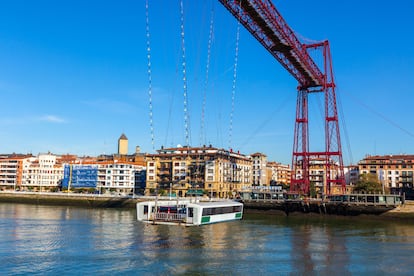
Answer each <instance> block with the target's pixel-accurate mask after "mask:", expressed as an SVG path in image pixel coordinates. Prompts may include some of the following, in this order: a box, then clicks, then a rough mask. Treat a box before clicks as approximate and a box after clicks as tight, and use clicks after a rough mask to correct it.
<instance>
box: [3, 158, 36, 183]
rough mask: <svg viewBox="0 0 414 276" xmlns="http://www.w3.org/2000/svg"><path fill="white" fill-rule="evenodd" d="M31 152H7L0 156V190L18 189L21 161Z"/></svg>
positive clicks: (21, 168) (20, 181) (20, 177)
mask: <svg viewBox="0 0 414 276" xmlns="http://www.w3.org/2000/svg"><path fill="white" fill-rule="evenodd" d="M30 157H32V155H31V154H29V155H27V154H7V155H3V156H0V190H2V191H6V190H20V187H21V183H22V171H23V161H24V160H25V159H27V158H30Z"/></svg>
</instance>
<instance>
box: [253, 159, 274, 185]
mask: <svg viewBox="0 0 414 276" xmlns="http://www.w3.org/2000/svg"><path fill="white" fill-rule="evenodd" d="M250 157H251V159H252V161H253V183H252V184H253V185H254V186H269V185H270V181H269V179H268V173H267V156H266V155H265V154H263V153H259V152H257V153H253V154H251V155H250Z"/></svg>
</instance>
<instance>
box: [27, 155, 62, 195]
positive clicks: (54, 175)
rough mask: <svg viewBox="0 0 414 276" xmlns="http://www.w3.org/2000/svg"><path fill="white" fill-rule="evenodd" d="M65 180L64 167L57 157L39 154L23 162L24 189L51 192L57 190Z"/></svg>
mask: <svg viewBox="0 0 414 276" xmlns="http://www.w3.org/2000/svg"><path fill="white" fill-rule="evenodd" d="M62 180H63V166H62V164H60V163H58V162H57V157H56V155H53V154H49V153H48V154H39V155H38V156H37V157H30V158H26V159H24V160H23V170H22V184H21V186H22V189H23V190H33V191H51V190H55V189H57V188H58V187H59V186H60V184H61V181H62Z"/></svg>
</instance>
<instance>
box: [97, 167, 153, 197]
mask: <svg viewBox="0 0 414 276" xmlns="http://www.w3.org/2000/svg"><path fill="white" fill-rule="evenodd" d="M144 170H145V167H143V166H139V165H136V164H131V163H127V162H122V163H118V162H110V163H98V181H97V185H96V188H97V189H98V190H100V191H101V192H102V193H105V192H117V193H123V194H129V193H132V192H133V191H134V189H135V188H136V182H137V181H138V179H137V177H138V176H137V174H138V173H139V172H141V171H144Z"/></svg>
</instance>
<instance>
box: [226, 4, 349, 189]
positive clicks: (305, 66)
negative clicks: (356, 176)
mask: <svg viewBox="0 0 414 276" xmlns="http://www.w3.org/2000/svg"><path fill="white" fill-rule="evenodd" d="M219 1H220V2H221V3H222V4H223V5H224V6H225V7H226V8H227V9H228V10H229V11H230V12H231V13H232V14H233V15H234V17H235V18H236V19H237V20H238V21H239V22H240V23H241V24H242V25H243V26H244V27H245V28H246V29H247V30H248V31H249V32H250V33H251V34H252V35H253V36H254V37H255V38H256V39H257V40H258V41H259V42H260V43H261V44H262V45H263V46H264V47H265V48H266V50H267V51H268V52H269V53H270V54H271V55H272V56H273V57H275V58H276V59H277V60H278V61H279V62H280V64H282V66H283V67H284V68H285V69H286V70H287V71H288V72H289V73H290V74H292V75H293V76H294V77H295V79H296V80H297V81H298V82H299V85H298V88H297V90H298V97H297V104H296V120H295V134H294V144H293V155H292V177H291V185H290V190H291V192H292V193H299V194H303V195H309V194H310V186H311V185H310V184H311V180H310V173H309V171H310V166H311V162H312V161H314V160H323V164H324V165H323V166H324V174H325V179H324V186H325V189H324V190H325V191H324V193H326V194H328V195H329V194H331V193H332V191H331V188H332V186H334V185H335V186H337V187H338V186H339V187H340V188H341V192H342V193H344V192H345V177H344V170H343V160H342V150H341V140H340V133H339V124H338V113H337V106H336V95H335V83H334V76H333V71H332V61H331V53H330V49H329V42H328V41H323V42H321V43H316V44H302V43H301V42H300V41H299V39H298V38H297V37H296V35H295V33H294V32H293V30H292V29H291V28H290V27H289V26H288V24H287V23H286V21H285V20H284V19H283V18H282V16H281V15H280V13H279V12H278V11H277V10H276V8H275V7H274V5H273V3H272V2H271V1H270V0H219ZM310 49H316V50H319V51H322V54H323V68H319V67H318V65H317V64H316V63H315V61H314V60H313V59H312V57H311V56H310V54H309V50H310ZM309 93H324V96H325V151H324V152H312V151H310V150H309V128H308V94H309Z"/></svg>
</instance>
